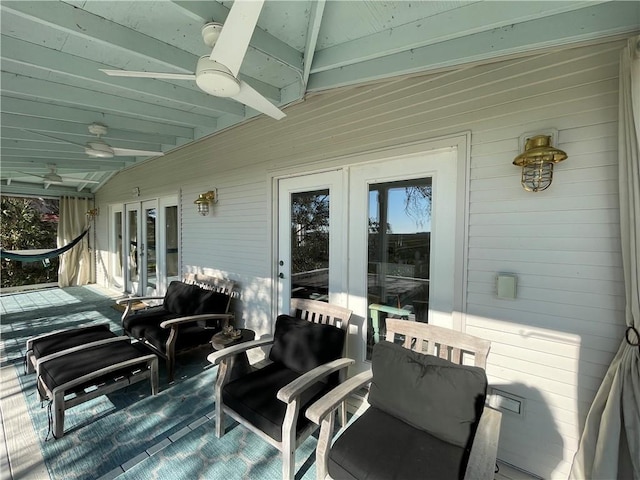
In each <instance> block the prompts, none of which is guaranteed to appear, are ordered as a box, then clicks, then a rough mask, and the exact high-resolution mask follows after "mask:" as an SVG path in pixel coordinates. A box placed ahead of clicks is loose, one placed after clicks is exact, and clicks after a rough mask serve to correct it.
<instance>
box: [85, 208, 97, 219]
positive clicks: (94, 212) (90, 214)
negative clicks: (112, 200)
mask: <svg viewBox="0 0 640 480" xmlns="http://www.w3.org/2000/svg"><path fill="white" fill-rule="evenodd" d="M99 213H100V210H98V209H97V208H92V209H91V210H87V216H88V217H89V218H90V219H93V218H95V217H97V216H98V214H99Z"/></svg>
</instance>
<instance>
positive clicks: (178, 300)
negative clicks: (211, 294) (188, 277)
mask: <svg viewBox="0 0 640 480" xmlns="http://www.w3.org/2000/svg"><path fill="white" fill-rule="evenodd" d="M198 290H199V287H197V286H196V285H189V284H186V283H183V282H179V281H177V280H174V281H173V282H171V283H170V284H169V287H168V288H167V293H166V294H165V295H164V302H163V304H162V306H163V307H164V308H165V310H167V311H169V312H171V313H177V314H178V315H184V316H186V315H193V310H194V308H195V300H196V295H197V291H198Z"/></svg>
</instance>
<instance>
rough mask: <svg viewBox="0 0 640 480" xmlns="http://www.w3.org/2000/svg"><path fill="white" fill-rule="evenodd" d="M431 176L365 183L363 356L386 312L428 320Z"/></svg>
mask: <svg viewBox="0 0 640 480" xmlns="http://www.w3.org/2000/svg"><path fill="white" fill-rule="evenodd" d="M431 184H432V182H431V178H422V179H415V180H407V181H398V182H391V183H377V184H371V185H369V220H368V225H369V233H368V241H367V243H368V245H367V252H368V261H367V266H368V268H367V298H368V303H369V315H368V325H367V359H370V358H371V349H372V348H373V345H374V344H375V343H377V342H379V341H380V339H381V338H384V337H385V319H386V318H387V317H393V318H404V319H407V320H411V321H418V322H424V323H427V322H428V320H429V265H430V258H431V207H432V188H431Z"/></svg>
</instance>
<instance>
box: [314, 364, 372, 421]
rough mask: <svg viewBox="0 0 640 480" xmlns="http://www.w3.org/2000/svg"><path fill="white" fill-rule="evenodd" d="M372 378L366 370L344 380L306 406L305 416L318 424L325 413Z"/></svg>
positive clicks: (336, 406)
mask: <svg viewBox="0 0 640 480" xmlns="http://www.w3.org/2000/svg"><path fill="white" fill-rule="evenodd" d="M372 378H373V372H372V371H371V370H367V371H365V372H361V373H359V374H357V375H354V376H353V377H351V378H349V379H347V380H345V381H344V382H342V383H341V384H340V385H338V386H337V387H335V388H334V389H333V390H331V391H330V392H328V393H326V394H325V395H324V396H323V397H322V398H320V399H319V400H317V401H316V402H314V404H313V405H311V406H310V407H309V408H307V413H306V415H307V418H308V419H309V420H311V421H312V422H313V423H315V424H317V425H320V422H322V419H323V418H324V417H325V416H326V415H328V414H329V413H331V412H333V411H334V410H335V409H336V408H338V407H339V406H340V405H341V404H342V402H343V401H344V400H345V399H346V398H347V397H348V396H349V395H351V394H352V393H353V392H355V391H357V390H358V389H360V388H362V387H363V386H364V385H366V384H367V383H369V382H371V379H372Z"/></svg>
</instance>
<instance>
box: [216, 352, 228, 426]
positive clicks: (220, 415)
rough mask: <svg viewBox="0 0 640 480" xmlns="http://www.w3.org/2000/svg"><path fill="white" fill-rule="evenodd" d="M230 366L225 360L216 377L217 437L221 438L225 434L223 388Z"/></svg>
mask: <svg viewBox="0 0 640 480" xmlns="http://www.w3.org/2000/svg"><path fill="white" fill-rule="evenodd" d="M228 370H229V367H228V365H227V362H226V361H225V360H223V361H222V363H221V364H220V366H219V367H218V376H217V377H216V385H215V396H216V437H218V438H221V437H222V436H223V435H224V433H225V432H224V431H225V428H224V409H223V408H222V388H223V387H224V385H225V384H226V377H227V374H228Z"/></svg>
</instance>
